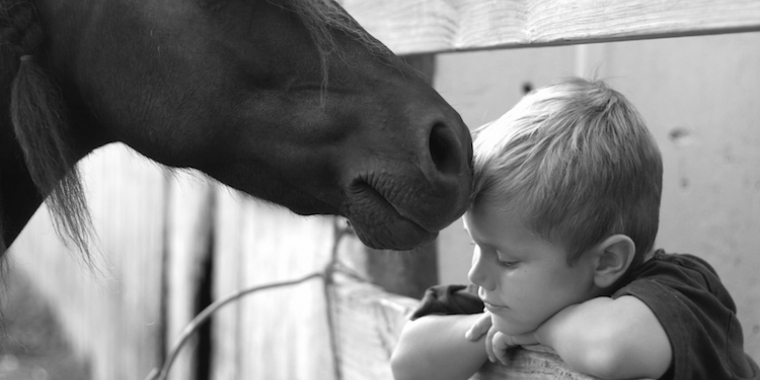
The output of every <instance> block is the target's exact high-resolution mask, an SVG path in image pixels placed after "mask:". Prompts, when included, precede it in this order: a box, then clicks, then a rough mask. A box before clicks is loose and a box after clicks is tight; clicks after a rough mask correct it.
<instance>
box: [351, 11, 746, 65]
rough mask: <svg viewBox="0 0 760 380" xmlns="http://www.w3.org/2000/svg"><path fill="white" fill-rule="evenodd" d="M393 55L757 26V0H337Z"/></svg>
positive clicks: (616, 39)
mask: <svg viewBox="0 0 760 380" xmlns="http://www.w3.org/2000/svg"><path fill="white" fill-rule="evenodd" d="M341 4H342V5H343V6H344V7H345V8H346V9H347V10H348V12H349V13H351V15H352V16H354V18H356V19H357V21H359V23H360V24H361V25H362V26H364V28H365V29H367V30H368V31H369V32H370V33H371V34H373V35H374V36H375V37H377V38H378V39H379V40H380V41H382V42H383V43H385V44H386V45H387V46H388V47H389V48H390V49H391V50H393V51H394V52H395V53H396V54H419V53H431V52H448V51H459V50H479V49H494V48H516V47H528V46H547V45H567V44H581V43H591V42H605V41H621V40H635V39H648V38H661V37H675V36H686V35H702V34H720V33H735V32H744V31H757V30H760V2H758V1H756V0H724V1H713V0H626V1H597V0H499V1H494V0H492V1H481V0H342V1H341Z"/></svg>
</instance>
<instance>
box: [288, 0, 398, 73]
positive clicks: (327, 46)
mask: <svg viewBox="0 0 760 380" xmlns="http://www.w3.org/2000/svg"><path fill="white" fill-rule="evenodd" d="M284 3H287V4H285V6H286V8H288V9H290V10H292V11H293V12H295V13H296V14H298V15H299V16H300V18H301V20H302V21H303V22H304V24H305V25H306V27H307V28H308V30H309V32H310V34H311V36H312V38H313V39H314V42H315V44H316V45H317V50H318V52H319V58H320V61H321V64H322V87H323V88H324V87H326V86H327V83H328V79H329V78H328V77H329V76H328V70H327V60H328V59H329V57H330V55H332V54H338V53H339V51H340V50H339V49H338V48H337V44H336V42H335V38H334V37H333V33H332V32H333V31H334V30H335V31H338V32H342V33H344V34H346V35H348V36H350V37H351V38H353V39H354V40H356V41H358V42H359V43H361V44H363V45H364V46H365V47H367V49H368V50H369V51H370V52H372V53H373V54H374V55H375V57H377V58H378V59H381V60H388V58H389V57H390V56H391V55H392V53H391V52H390V50H388V48H386V47H385V45H383V44H382V43H381V42H380V41H378V40H377V39H375V38H374V37H372V35H370V34H369V33H367V31H366V30H364V28H362V27H361V25H359V23H358V22H356V20H354V18H353V17H351V15H349V14H348V12H346V10H345V9H343V7H341V6H340V4H338V3H337V2H336V1H334V0H285V1H284ZM338 58H341V57H340V56H339V57H338Z"/></svg>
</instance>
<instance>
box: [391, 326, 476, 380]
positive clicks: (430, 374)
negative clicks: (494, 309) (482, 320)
mask: <svg viewBox="0 0 760 380" xmlns="http://www.w3.org/2000/svg"><path fill="white" fill-rule="evenodd" d="M479 316H480V314H474V315H447V316H443V315H429V316H425V317H422V318H419V319H417V320H414V321H410V322H407V324H406V326H404V330H403V331H402V333H401V337H400V339H399V343H398V345H397V346H396V349H395V350H394V351H393V355H392V357H391V369H392V370H393V376H394V378H395V379H396V380H406V379H414V380H421V379H441V380H465V379H468V378H469V377H470V376H472V374H474V373H475V372H476V371H477V370H478V369H479V368H480V367H481V366H482V365H483V363H485V361H486V360H487V359H488V356H487V355H486V351H485V344H484V341H483V338H481V339H480V340H478V341H476V342H471V341H469V340H467V339H465V337H464V335H465V332H466V331H467V330H468V329H469V328H470V327H471V326H472V325H473V324H474V323H475V321H476V320H477V319H478V317H479Z"/></svg>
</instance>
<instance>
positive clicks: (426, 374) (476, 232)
mask: <svg viewBox="0 0 760 380" xmlns="http://www.w3.org/2000/svg"><path fill="white" fill-rule="evenodd" d="M474 149H475V157H474V167H475V189H474V192H473V203H472V205H471V206H470V208H469V209H468V211H467V212H466V213H465V217H464V220H465V228H466V229H467V231H468V233H469V235H470V237H471V238H472V240H473V242H474V243H475V249H474V253H473V261H472V267H471V269H470V272H469V279H470V280H471V281H472V282H473V284H474V285H476V286H477V287H476V289H477V291H476V292H474V293H475V294H473V291H472V289H471V288H465V287H464V286H448V287H434V288H431V289H430V290H428V293H427V294H426V296H425V299H424V300H423V304H422V306H421V307H420V309H418V310H417V311H416V312H415V314H414V315H413V320H412V321H410V322H409V323H407V325H406V326H405V327H404V331H403V332H402V335H401V338H400V341H399V344H398V346H397V348H396V350H395V351H394V354H393V357H392V363H391V364H392V369H393V373H394V376H395V378H396V380H406V379H416V380H419V379H439V380H440V379H467V378H469V377H470V376H471V375H472V374H473V373H474V372H476V371H477V370H478V368H480V367H481V366H482V365H483V363H484V362H485V360H488V359H490V360H491V361H494V360H495V359H499V360H500V361H502V362H504V361H506V358H507V356H506V353H505V352H506V350H507V349H508V348H509V347H511V346H517V345H532V344H543V345H545V346H549V347H551V348H552V349H554V351H556V353H557V354H558V355H559V356H560V357H561V358H562V359H563V360H564V361H565V362H566V363H567V364H568V365H569V366H570V367H571V368H573V369H574V370H576V371H578V372H582V373H586V374H589V375H592V376H596V377H600V378H605V379H631V378H652V379H660V378H662V379H678V380H681V379H684V380H685V379H688V380H692V379H711V380H714V379H760V371H759V370H758V367H757V365H756V364H755V362H754V361H753V360H752V359H751V358H749V357H748V356H747V355H746V354H745V353H744V349H743V337H742V331H741V327H740V325H739V322H738V320H737V319H736V308H735V306H734V303H733V301H732V299H731V297H730V295H729V294H728V293H727V291H726V289H725V288H724V287H723V285H722V284H721V283H720V280H719V279H718V276H717V275H716V273H715V271H714V270H713V269H712V267H710V266H709V265H708V264H707V263H706V262H704V261H703V260H701V259H699V258H697V257H694V256H691V255H677V254H666V253H665V252H663V251H661V250H657V251H654V250H653V245H654V240H655V236H656V234H657V228H658V222H659V207H660V195H661V189H662V159H661V157H660V152H659V150H658V148H657V146H656V144H655V142H654V139H653V138H652V136H651V135H650V133H649V131H648V130H647V128H646V126H645V125H644V122H643V121H642V119H641V117H640V116H639V115H638V113H637V112H636V111H635V110H634V108H633V107H632V105H631V104H630V103H629V102H628V101H627V100H626V99H625V98H624V97H623V96H622V95H621V94H619V93H618V92H616V91H614V90H612V89H610V88H609V87H607V86H606V85H605V84H604V83H602V82H588V81H585V80H581V79H573V80H569V81H566V82H564V83H560V84H557V85H554V86H550V87H547V88H544V89H541V90H538V91H535V92H533V93H531V94H528V95H526V96H525V97H524V98H523V99H522V100H521V101H520V102H519V103H518V104H517V105H516V106H515V107H514V108H513V109H512V110H510V111H509V112H507V113H506V114H505V115H504V116H502V117H501V118H500V119H498V120H496V121H495V122H493V123H491V124H489V125H485V126H484V127H482V128H480V129H479V130H478V131H477V132H476V134H475V139H474ZM484 307H485V311H484V310H483V309H484ZM423 316H424V317H423ZM486 332H487V334H486V335H487V336H486V337H483V335H484V334H485V333H486ZM465 335H466V336H467V337H466V338H465ZM484 341H485V342H484Z"/></svg>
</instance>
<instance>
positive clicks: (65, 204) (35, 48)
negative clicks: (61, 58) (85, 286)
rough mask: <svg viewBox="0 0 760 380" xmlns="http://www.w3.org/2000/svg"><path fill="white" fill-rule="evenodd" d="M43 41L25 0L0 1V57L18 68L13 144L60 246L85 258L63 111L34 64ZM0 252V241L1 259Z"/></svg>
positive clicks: (85, 221) (82, 213)
mask: <svg viewBox="0 0 760 380" xmlns="http://www.w3.org/2000/svg"><path fill="white" fill-rule="evenodd" d="M43 38H44V35H43V31H42V28H41V25H40V22H39V19H38V17H37V11H36V9H35V7H34V5H33V4H32V3H31V2H30V1H28V0H0V45H3V50H4V51H2V56H1V58H2V59H3V61H4V62H3V65H4V66H7V67H16V66H17V67H18V70H17V72H16V75H15V78H14V79H13V83H12V85H11V88H10V91H11V104H10V108H9V111H10V120H11V123H12V124H13V129H14V132H15V134H16V139H17V141H18V143H19V145H20V146H21V149H22V150H23V152H24V159H25V162H26V165H27V168H28V170H29V173H30V175H31V178H32V180H33V181H34V183H35V185H36V186H37V188H38V190H39V192H40V194H41V195H42V196H43V197H46V200H45V202H46V203H47V205H48V207H49V210H50V213H51V215H52V216H53V221H54V224H55V227H56V231H57V232H58V233H59V235H62V236H63V235H65V237H68V239H63V240H64V242H66V243H68V242H73V243H74V244H75V245H76V247H77V248H79V249H80V250H81V251H83V252H84V253H85V257H86V258H87V257H88V256H89V250H88V244H87V242H88V240H89V239H88V235H89V233H90V231H91V228H90V226H91V223H90V217H89V212H88V210H87V204H86V200H85V197H84V193H83V191H82V184H81V181H80V178H79V173H78V171H77V169H76V157H75V155H74V154H73V152H72V149H71V145H70V144H69V141H68V138H69V136H70V134H69V132H68V129H69V125H68V120H67V113H66V108H65V106H64V104H63V101H62V98H61V96H60V91H59V89H58V87H57V86H56V85H55V84H54V82H53V81H52V80H51V79H50V76H49V74H48V73H47V71H46V70H45V69H44V68H43V67H42V66H41V65H40V64H39V63H38V62H37V60H38V59H42V57H44V52H42V51H41V50H42V42H43ZM4 74H5V73H4ZM5 106H6V105H3V107H5ZM0 109H2V108H0ZM0 239H2V236H0ZM5 248H6V247H5V244H4V242H3V241H2V240H0V249H2V251H0V255H2V254H3V253H4V251H5Z"/></svg>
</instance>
